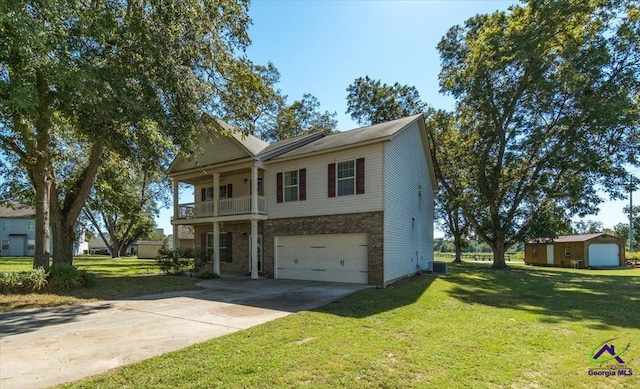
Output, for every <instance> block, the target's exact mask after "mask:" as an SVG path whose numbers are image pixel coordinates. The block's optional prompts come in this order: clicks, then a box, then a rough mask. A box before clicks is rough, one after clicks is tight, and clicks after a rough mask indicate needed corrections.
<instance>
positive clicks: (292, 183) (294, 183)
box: [284, 170, 298, 202]
mask: <svg viewBox="0 0 640 389" xmlns="http://www.w3.org/2000/svg"><path fill="white" fill-rule="evenodd" d="M284 201H285V202H286V201H298V171H297V170H291V171H288V172H284Z"/></svg>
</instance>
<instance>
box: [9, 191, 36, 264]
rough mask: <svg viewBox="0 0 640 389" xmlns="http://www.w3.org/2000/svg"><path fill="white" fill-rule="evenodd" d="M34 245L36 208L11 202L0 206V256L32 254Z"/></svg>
mask: <svg viewBox="0 0 640 389" xmlns="http://www.w3.org/2000/svg"><path fill="white" fill-rule="evenodd" d="M35 246H36V209H35V208H34V207H30V206H27V205H22V204H18V203H12V204H10V205H9V206H7V207H2V206H0V256H5V257H6V256H16V257H24V256H33V255H34V254H35Z"/></svg>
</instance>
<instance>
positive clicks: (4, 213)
mask: <svg viewBox="0 0 640 389" xmlns="http://www.w3.org/2000/svg"><path fill="white" fill-rule="evenodd" d="M0 217H3V218H24V219H27V218H32V217H36V208H35V207H32V206H30V205H24V204H19V203H10V204H9V206H0Z"/></svg>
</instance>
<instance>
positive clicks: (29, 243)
mask: <svg viewBox="0 0 640 389" xmlns="http://www.w3.org/2000/svg"><path fill="white" fill-rule="evenodd" d="M35 249H36V241H35V240H28V241H27V250H28V251H33V250H35Z"/></svg>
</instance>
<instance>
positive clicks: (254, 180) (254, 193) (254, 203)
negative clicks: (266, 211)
mask: <svg viewBox="0 0 640 389" xmlns="http://www.w3.org/2000/svg"><path fill="white" fill-rule="evenodd" d="M251 213H253V214H256V213H258V167H257V166H256V165H253V166H251Z"/></svg>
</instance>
